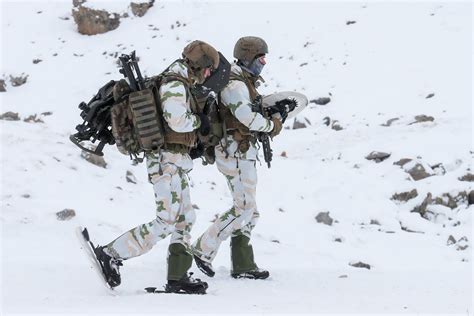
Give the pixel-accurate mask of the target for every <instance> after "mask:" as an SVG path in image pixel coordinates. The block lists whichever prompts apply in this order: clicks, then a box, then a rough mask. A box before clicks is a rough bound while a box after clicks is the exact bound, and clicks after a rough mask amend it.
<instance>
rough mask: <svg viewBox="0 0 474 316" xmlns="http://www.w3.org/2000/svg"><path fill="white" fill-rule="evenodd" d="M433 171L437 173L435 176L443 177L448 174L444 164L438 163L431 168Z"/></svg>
mask: <svg viewBox="0 0 474 316" xmlns="http://www.w3.org/2000/svg"><path fill="white" fill-rule="evenodd" d="M430 168H431V169H433V171H434V172H435V174H437V175H439V176H442V175H445V174H446V168H445V167H444V166H443V164H442V163H437V164H435V165H432V166H430Z"/></svg>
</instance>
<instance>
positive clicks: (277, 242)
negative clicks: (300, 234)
mask: <svg viewBox="0 0 474 316" xmlns="http://www.w3.org/2000/svg"><path fill="white" fill-rule="evenodd" d="M270 241H271V242H274V243H276V244H279V243H280V241H279V240H278V239H272V240H270Z"/></svg>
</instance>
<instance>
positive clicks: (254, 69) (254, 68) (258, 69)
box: [242, 58, 265, 77]
mask: <svg viewBox="0 0 474 316" xmlns="http://www.w3.org/2000/svg"><path fill="white" fill-rule="evenodd" d="M242 66H243V68H244V69H245V70H247V71H248V72H250V73H251V74H252V75H254V76H255V77H257V76H259V75H260V74H261V73H262V70H263V66H265V65H264V64H262V63H261V62H260V58H257V59H254V60H253V61H252V63H250V65H245V64H244V65H242Z"/></svg>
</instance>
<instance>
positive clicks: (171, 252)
mask: <svg viewBox="0 0 474 316" xmlns="http://www.w3.org/2000/svg"><path fill="white" fill-rule="evenodd" d="M192 263H193V256H192V255H191V254H190V253H189V252H188V251H187V250H186V247H185V246H184V245H182V244H170V245H169V247H168V280H174V281H177V280H181V278H183V276H185V275H186V272H187V271H188V270H189V268H191V265H192Z"/></svg>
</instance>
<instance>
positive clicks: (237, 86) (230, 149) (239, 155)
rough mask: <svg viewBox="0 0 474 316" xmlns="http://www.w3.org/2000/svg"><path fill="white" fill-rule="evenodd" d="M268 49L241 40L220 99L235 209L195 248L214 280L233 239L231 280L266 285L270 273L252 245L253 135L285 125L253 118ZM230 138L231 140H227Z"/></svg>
mask: <svg viewBox="0 0 474 316" xmlns="http://www.w3.org/2000/svg"><path fill="white" fill-rule="evenodd" d="M267 53H268V47H267V44H266V43H265V41H264V40H263V39H261V38H258V37H252V36H247V37H242V38H240V39H239V40H238V41H237V43H236V44H235V47H234V57H235V58H236V59H237V61H236V63H234V64H233V65H232V70H231V75H230V82H229V84H228V85H227V86H226V87H225V88H224V89H223V90H222V92H221V93H220V101H221V102H220V104H219V111H220V113H221V116H222V117H223V121H224V124H223V125H224V127H225V130H224V138H223V140H222V141H221V143H220V144H219V145H218V146H216V148H215V155H216V164H217V168H218V169H219V171H220V172H221V173H222V174H223V175H224V176H225V177H226V179H227V184H228V186H229V189H230V191H231V194H232V198H233V206H232V208H231V209H230V210H228V211H227V212H224V213H222V214H221V215H220V216H219V217H218V219H217V220H216V221H215V222H214V223H213V224H212V225H211V226H210V227H209V228H208V229H207V230H206V231H205V232H204V234H202V235H201V236H200V237H199V238H198V239H197V240H196V242H195V243H193V245H192V251H193V255H194V259H195V262H196V264H197V266H198V268H199V269H200V270H201V271H203V273H205V274H206V275H208V276H211V277H212V276H214V274H215V272H214V270H213V268H212V264H211V263H212V261H213V259H214V258H215V256H216V254H217V251H218V249H219V246H220V244H221V242H222V241H224V240H225V239H227V238H228V237H229V236H232V238H231V242H230V245H231V257H232V258H231V259H232V270H231V275H232V277H234V278H249V279H266V278H268V276H269V272H268V271H266V270H262V269H259V268H258V267H257V265H256V263H255V261H254V255H253V249H252V246H251V244H250V236H251V232H252V229H253V228H254V227H255V224H256V223H257V220H258V218H259V213H258V211H257V205H256V197H255V194H256V186H257V170H256V160H257V155H258V149H257V147H256V138H255V136H254V133H253V132H257V131H258V132H267V133H270V135H271V137H273V136H276V135H277V134H279V132H280V131H281V128H282V123H281V121H280V120H279V119H277V118H272V119H271V120H268V119H266V118H264V117H263V116H262V115H261V114H259V113H256V112H252V103H253V102H254V100H255V98H256V97H257V96H258V95H259V94H258V92H257V90H256V88H257V86H258V81H259V80H263V79H262V78H261V77H260V73H261V71H262V69H263V67H264V66H265V64H266V61H265V54H267ZM226 134H227V136H226Z"/></svg>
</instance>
